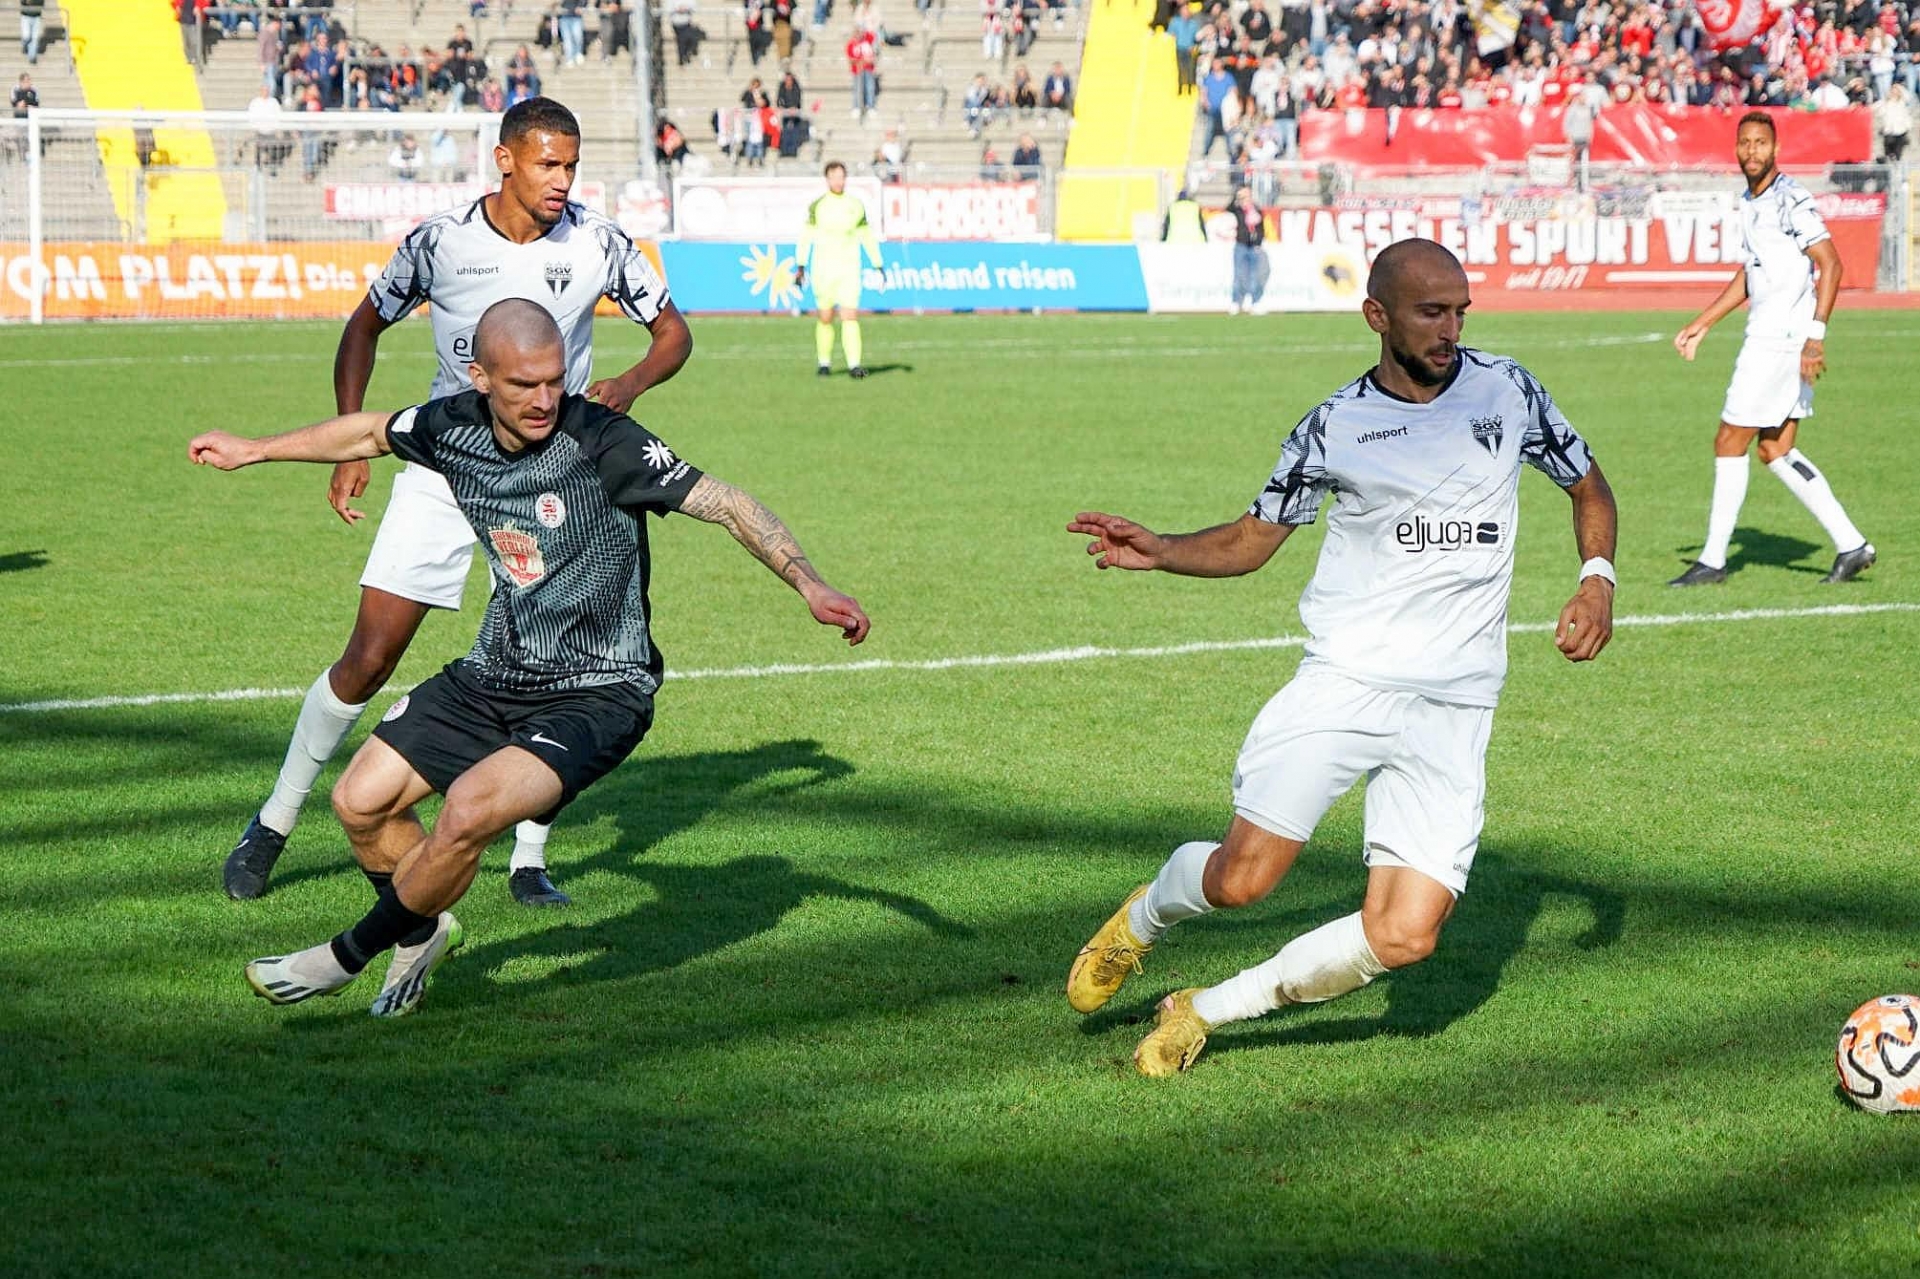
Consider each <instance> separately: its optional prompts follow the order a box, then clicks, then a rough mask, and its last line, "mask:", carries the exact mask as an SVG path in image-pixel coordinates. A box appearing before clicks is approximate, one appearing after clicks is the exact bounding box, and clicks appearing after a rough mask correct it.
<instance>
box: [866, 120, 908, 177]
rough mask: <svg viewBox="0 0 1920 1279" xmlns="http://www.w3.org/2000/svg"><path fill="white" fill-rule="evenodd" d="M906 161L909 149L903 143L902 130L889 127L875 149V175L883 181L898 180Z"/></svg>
mask: <svg viewBox="0 0 1920 1279" xmlns="http://www.w3.org/2000/svg"><path fill="white" fill-rule="evenodd" d="M906 162H907V149H906V147H905V146H903V145H901V142H900V130H898V129H888V130H887V132H886V134H885V136H884V137H882V138H881V140H880V145H879V146H877V147H875V148H874V150H873V176H874V177H876V178H879V179H880V180H881V181H882V182H898V181H899V180H900V170H901V168H902V167H903V166H904V165H905V164H906Z"/></svg>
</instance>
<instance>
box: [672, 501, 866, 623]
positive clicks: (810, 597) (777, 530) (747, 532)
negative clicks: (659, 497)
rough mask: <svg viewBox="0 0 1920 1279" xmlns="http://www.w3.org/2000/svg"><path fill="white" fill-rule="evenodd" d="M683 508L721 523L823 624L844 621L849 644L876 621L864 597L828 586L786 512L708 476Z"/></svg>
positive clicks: (704, 518) (708, 519) (682, 512)
mask: <svg viewBox="0 0 1920 1279" xmlns="http://www.w3.org/2000/svg"><path fill="white" fill-rule="evenodd" d="M680 513H681V514H682V515H691V516H692V517H693V518H694V519H696V520H701V521H704V522H705V523H708V524H718V525H720V526H721V527H722V528H724V529H726V530H727V532H729V533H731V534H733V539H734V541H736V542H738V543H740V545H742V546H744V547H746V548H747V549H748V550H749V551H751V552H753V557H754V558H755V559H757V560H759V561H760V562H761V563H762V564H765V565H766V566H767V567H768V568H770V569H772V570H773V571H774V572H775V573H777V574H778V575H779V577H780V580H781V581H783V582H785V583H786V584H787V585H788V586H791V587H792V588H793V589H794V590H796V591H798V592H799V593H800V598H802V599H804V600H806V602H807V607H808V608H809V609H811V610H812V612H813V617H814V620H815V621H817V622H819V623H820V624H821V625H823V626H838V627H839V628H840V632H841V634H843V635H844V636H846V639H847V643H849V644H858V643H859V642H860V641H861V640H863V639H865V638H866V637H867V631H868V629H869V628H870V626H871V625H872V624H871V623H870V622H869V621H868V620H867V615H866V613H865V612H864V611H862V610H861V608H860V605H859V602H858V601H856V600H855V599H854V598H853V597H852V596H850V595H842V594H841V593H840V592H839V591H836V590H834V589H833V588H832V587H831V586H828V585H827V583H826V581H825V580H824V579H823V578H821V576H820V574H819V572H818V571H816V570H815V569H814V567H813V562H812V561H811V560H809V559H808V558H807V553H806V552H805V551H803V550H801V549H800V543H799V542H797V541H795V540H794V536H793V533H792V531H791V530H789V529H788V528H787V526H786V525H785V524H783V523H781V521H780V517H779V516H778V515H775V514H774V513H773V512H772V511H769V510H768V509H767V508H766V507H764V506H762V505H761V504H760V503H759V502H758V501H756V500H755V499H754V497H753V495H752V494H750V493H745V492H742V491H741V490H740V489H737V488H735V487H734V486H733V485H731V484H728V483H727V482H726V481H725V480H719V479H715V478H714V477H713V476H711V475H702V476H701V477H700V478H699V479H698V480H697V481H695V483H694V486H693V487H692V488H691V489H689V490H688V492H687V495H686V497H685V498H683V499H682V500H681V502H680Z"/></svg>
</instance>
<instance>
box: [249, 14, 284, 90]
mask: <svg viewBox="0 0 1920 1279" xmlns="http://www.w3.org/2000/svg"><path fill="white" fill-rule="evenodd" d="M280 32H281V26H280V20H279V19H278V18H269V19H268V20H267V25H266V26H264V27H262V28H261V29H260V34H259V35H258V36H257V37H256V38H255V40H254V44H255V45H256V46H257V50H256V51H257V53H258V54H259V58H260V83H261V84H263V85H265V86H266V87H267V90H268V92H270V93H272V94H273V96H274V97H276V98H277V97H279V96H280V58H281V55H283V54H284V53H285V52H286V46H285V45H284V44H283V43H282V42H281V39H280Z"/></svg>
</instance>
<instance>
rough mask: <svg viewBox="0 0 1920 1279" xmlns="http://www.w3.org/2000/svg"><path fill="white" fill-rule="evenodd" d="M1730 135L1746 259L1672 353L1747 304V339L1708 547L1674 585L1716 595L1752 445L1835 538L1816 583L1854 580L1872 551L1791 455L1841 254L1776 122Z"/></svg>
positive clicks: (1756, 120) (1820, 368) (1750, 116)
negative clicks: (1741, 178) (1790, 161)
mask: <svg viewBox="0 0 1920 1279" xmlns="http://www.w3.org/2000/svg"><path fill="white" fill-rule="evenodd" d="M1734 137H1735V141H1734V154H1735V155H1736V156H1737V157H1738V159H1739V161H1740V172H1741V173H1742V174H1743V175H1745V177H1746V179H1747V189H1746V191H1745V192H1743V193H1742V194H1741V197H1740V232H1741V240H1742V247H1743V249H1744V251H1745V254H1744V255H1745V258H1746V261H1745V262H1744V263H1743V264H1742V265H1741V266H1740V268H1739V269H1738V270H1736V271H1735V272H1734V273H1733V278H1732V279H1731V280H1729V281H1727V287H1726V288H1724V289H1722V290H1721V291H1720V296H1719V297H1717V298H1715V299H1714V300H1713V304H1712V305H1711V306H1709V307H1708V308H1707V309H1706V310H1704V311H1702V312H1701V313H1700V314H1699V315H1697V316H1695V317H1694V320H1693V322H1692V323H1691V324H1689V325H1687V327H1686V328H1684V329H1682V330H1680V332H1679V335H1678V336H1676V337H1675V338H1674V339H1673V344H1674V346H1675V347H1677V348H1678V349H1679V351H1680V354H1681V355H1682V356H1684V357H1686V358H1687V359H1689V360H1691V359H1693V357H1694V354H1695V353H1696V352H1697V351H1698V350H1699V349H1700V341H1701V339H1702V338H1704V337H1706V336H1707V330H1708V329H1711V328H1712V327H1713V326H1714V325H1715V324H1717V323H1718V322H1719V321H1720V320H1721V319H1723V318H1725V317H1726V316H1728V315H1731V314H1732V313H1733V312H1734V311H1736V310H1738V309H1739V307H1740V304H1741V303H1742V302H1745V303H1746V304H1747V335H1746V340H1745V341H1744V342H1742V343H1741V345H1740V356H1739V359H1738V360H1736V361H1735V362H1734V366H1733V380H1732V382H1730V383H1729V384H1728V386H1727V400H1726V404H1725V406H1724V407H1723V408H1721V410H1720V430H1719V432H1718V434H1716V435H1715V436H1714V440H1713V505H1712V507H1711V508H1710V510H1709V512H1708V515H1707V540H1706V542H1705V544H1703V545H1702V546H1701V548H1700V557H1699V558H1698V559H1696V560H1695V561H1694V562H1693V563H1692V564H1691V565H1689V566H1688V568H1687V571H1686V572H1684V573H1682V574H1681V575H1680V576H1678V577H1676V578H1674V579H1673V580H1672V581H1671V582H1669V583H1667V585H1669V586H1709V585H1712V584H1714V583H1718V582H1724V581H1726V580H1727V548H1728V546H1729V545H1730V544H1731V542H1732V541H1733V529H1734V524H1735V522H1736V521H1737V520H1738V519H1739V518H1740V506H1741V504H1742V503H1743V502H1745V501H1746V498H1747V471H1748V466H1747V449H1748V448H1750V447H1751V446H1752V445H1753V443H1754V441H1755V440H1756V439H1757V440H1758V441H1759V443H1760V449H1759V452H1760V460H1761V461H1762V462H1765V463H1766V464H1767V469H1768V470H1769V471H1772V472H1773V473H1774V475H1775V476H1776V477H1777V478H1778V479H1779V480H1780V482H1781V483H1782V484H1785V485H1786V486H1787V491H1788V492H1790V493H1792V494H1793V495H1794V496H1795V497H1797V498H1799V499H1800V501H1801V504H1802V505H1804V506H1805V507H1806V508H1807V510H1809V511H1811V512H1812V513H1813V517H1814V518H1815V519H1817V520H1819V521H1820V527H1822V528H1824V529H1825V530H1826V531H1827V536H1828V537H1830V538H1832V539H1833V549H1834V551H1835V553H1836V554H1835V557H1834V561H1833V568H1832V569H1831V570H1830V571H1829V572H1828V573H1827V575H1826V576H1825V577H1823V578H1821V579H1820V580H1821V581H1822V582H1825V583H1829V584H1832V583H1838V582H1846V581H1851V580H1852V579H1853V578H1855V577H1858V576H1859V575H1860V574H1861V573H1862V572H1864V571H1866V570H1867V569H1868V568H1870V567H1872V565H1873V561H1874V556H1875V552H1874V549H1873V545H1872V543H1870V542H1868V541H1867V539H1866V537H1865V535H1864V534H1862V533H1861V532H1860V530H1859V529H1857V528H1855V527H1854V524H1853V521H1852V520H1850V519H1848V518H1847V513H1846V511H1845V509H1844V508H1842V507H1841V505H1840V499H1838V498H1836V497H1835V496H1834V495H1833V487H1832V486H1831V485H1829V484H1828V483H1827V477H1826V476H1825V475H1822V474H1821V473H1820V471H1819V470H1818V469H1816V468H1815V466H1814V465H1813V463H1812V462H1810V461H1808V460H1807V455H1806V454H1804V453H1802V452H1801V451H1800V450H1799V449H1797V448H1795V447H1794V440H1795V437H1796V436H1797V435H1798V433H1799V428H1800V422H1801V420H1802V419H1804V418H1807V417H1811V416H1812V415H1813V383H1814V381H1815V379H1817V378H1818V377H1819V376H1820V375H1821V374H1822V373H1824V372H1825V371H1826V367H1827V317H1828V316H1830V315H1831V314H1833V304H1834V301H1835V299H1837V298H1838V297H1839V296H1840V271H1841V268H1840V254H1839V251H1838V250H1836V249H1835V248H1834V247H1833V237H1832V236H1831V235H1829V234H1828V232H1827V224H1826V222H1825V221H1824V220H1823V219H1822V218H1821V217H1820V210H1819V209H1818V208H1816V207H1815V206H1814V203H1813V196H1812V195H1810V194H1809V193H1808V191H1807V189H1806V188H1805V187H1803V186H1801V185H1800V184H1799V183H1798V182H1796V181H1794V180H1793V179H1792V178H1790V177H1788V176H1787V175H1786V174H1784V173H1782V172H1780V170H1779V168H1778V166H1777V165H1776V163H1775V157H1776V155H1777V153H1778V150H1779V145H1778V140H1777V138H1776V136H1775V133H1774V125H1773V117H1772V116H1770V115H1768V114H1767V113H1766V112H1765V111H1749V112H1748V113H1747V114H1746V115H1744V116H1741V117H1740V125H1739V129H1738V132H1737V133H1736V134H1735V135H1734ZM1816 271H1818V273H1819V278H1818V283H1817V285H1816V283H1815V272H1816Z"/></svg>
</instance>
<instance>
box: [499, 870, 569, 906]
mask: <svg viewBox="0 0 1920 1279" xmlns="http://www.w3.org/2000/svg"><path fill="white" fill-rule="evenodd" d="M507 889H508V891H510V892H511V893H512V894H513V900H515V901H517V902H519V903H520V904H521V905H522V906H571V905H573V898H571V897H569V896H567V895H566V894H565V893H563V892H561V891H560V890H559V889H557V888H555V887H554V886H553V881H552V880H551V879H548V878H547V872H546V871H545V870H543V869H542V868H540V867H538V866H522V867H521V868H520V869H519V870H516V871H514V872H513V874H511V875H509V876H507Z"/></svg>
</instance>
